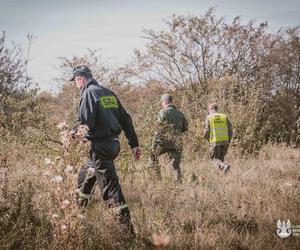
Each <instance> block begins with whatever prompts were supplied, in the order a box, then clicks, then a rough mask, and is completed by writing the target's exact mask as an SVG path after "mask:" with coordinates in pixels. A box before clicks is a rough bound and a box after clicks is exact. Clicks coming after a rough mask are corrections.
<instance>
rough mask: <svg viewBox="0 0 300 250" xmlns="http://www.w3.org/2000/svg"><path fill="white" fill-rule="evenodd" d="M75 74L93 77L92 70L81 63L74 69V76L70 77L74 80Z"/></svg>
mask: <svg viewBox="0 0 300 250" xmlns="http://www.w3.org/2000/svg"><path fill="white" fill-rule="evenodd" d="M75 76H84V77H87V78H92V77H93V75H92V72H91V70H90V69H89V68H88V67H87V66H85V65H79V66H76V67H75V68H74V69H73V77H72V78H71V79H70V81H74V79H75Z"/></svg>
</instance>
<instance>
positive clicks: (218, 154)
mask: <svg viewBox="0 0 300 250" xmlns="http://www.w3.org/2000/svg"><path fill="white" fill-rule="evenodd" d="M228 147H229V144H224V145H214V144H212V145H210V149H209V153H210V158H211V160H212V161H213V163H214V164H215V166H216V167H217V168H218V169H220V170H223V169H224V168H226V167H227V164H225V163H224V157H225V155H226V153H227V151H228Z"/></svg>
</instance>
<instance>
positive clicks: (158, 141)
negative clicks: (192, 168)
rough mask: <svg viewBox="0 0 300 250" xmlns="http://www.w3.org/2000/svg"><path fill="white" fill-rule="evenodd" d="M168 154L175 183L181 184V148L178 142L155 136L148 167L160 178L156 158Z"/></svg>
mask: <svg viewBox="0 0 300 250" xmlns="http://www.w3.org/2000/svg"><path fill="white" fill-rule="evenodd" d="M165 153H166V154H168V157H169V165H170V166H172V167H173V169H174V170H175V172H176V177H175V179H176V181H178V182H181V178H182V175H181V170H180V163H181V156H182V148H181V145H180V143H178V140H177V141H176V140H174V139H166V138H161V137H160V135H155V136H154V137H153V140H152V150H151V154H150V159H149V161H150V167H151V168H153V169H154V170H155V172H156V174H157V176H158V177H159V178H161V171H160V165H159V161H158V157H159V156H160V155H163V154H165Z"/></svg>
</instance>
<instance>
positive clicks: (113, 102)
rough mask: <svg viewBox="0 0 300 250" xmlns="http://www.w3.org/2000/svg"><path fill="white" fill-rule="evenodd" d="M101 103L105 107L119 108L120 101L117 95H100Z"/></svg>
mask: <svg viewBox="0 0 300 250" xmlns="http://www.w3.org/2000/svg"><path fill="white" fill-rule="evenodd" d="M99 103H100V105H101V106H102V107H103V108H105V109H111V108H116V109H117V108H119V105H118V101H117V98H116V97H115V96H100V98H99Z"/></svg>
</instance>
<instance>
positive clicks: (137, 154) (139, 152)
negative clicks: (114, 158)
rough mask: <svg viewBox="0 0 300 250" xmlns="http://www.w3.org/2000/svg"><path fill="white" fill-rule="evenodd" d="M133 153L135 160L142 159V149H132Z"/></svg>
mask: <svg viewBox="0 0 300 250" xmlns="http://www.w3.org/2000/svg"><path fill="white" fill-rule="evenodd" d="M131 151H132V155H133V157H134V159H136V160H139V159H140V158H141V155H142V149H141V148H140V147H135V148H132V149H131Z"/></svg>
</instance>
